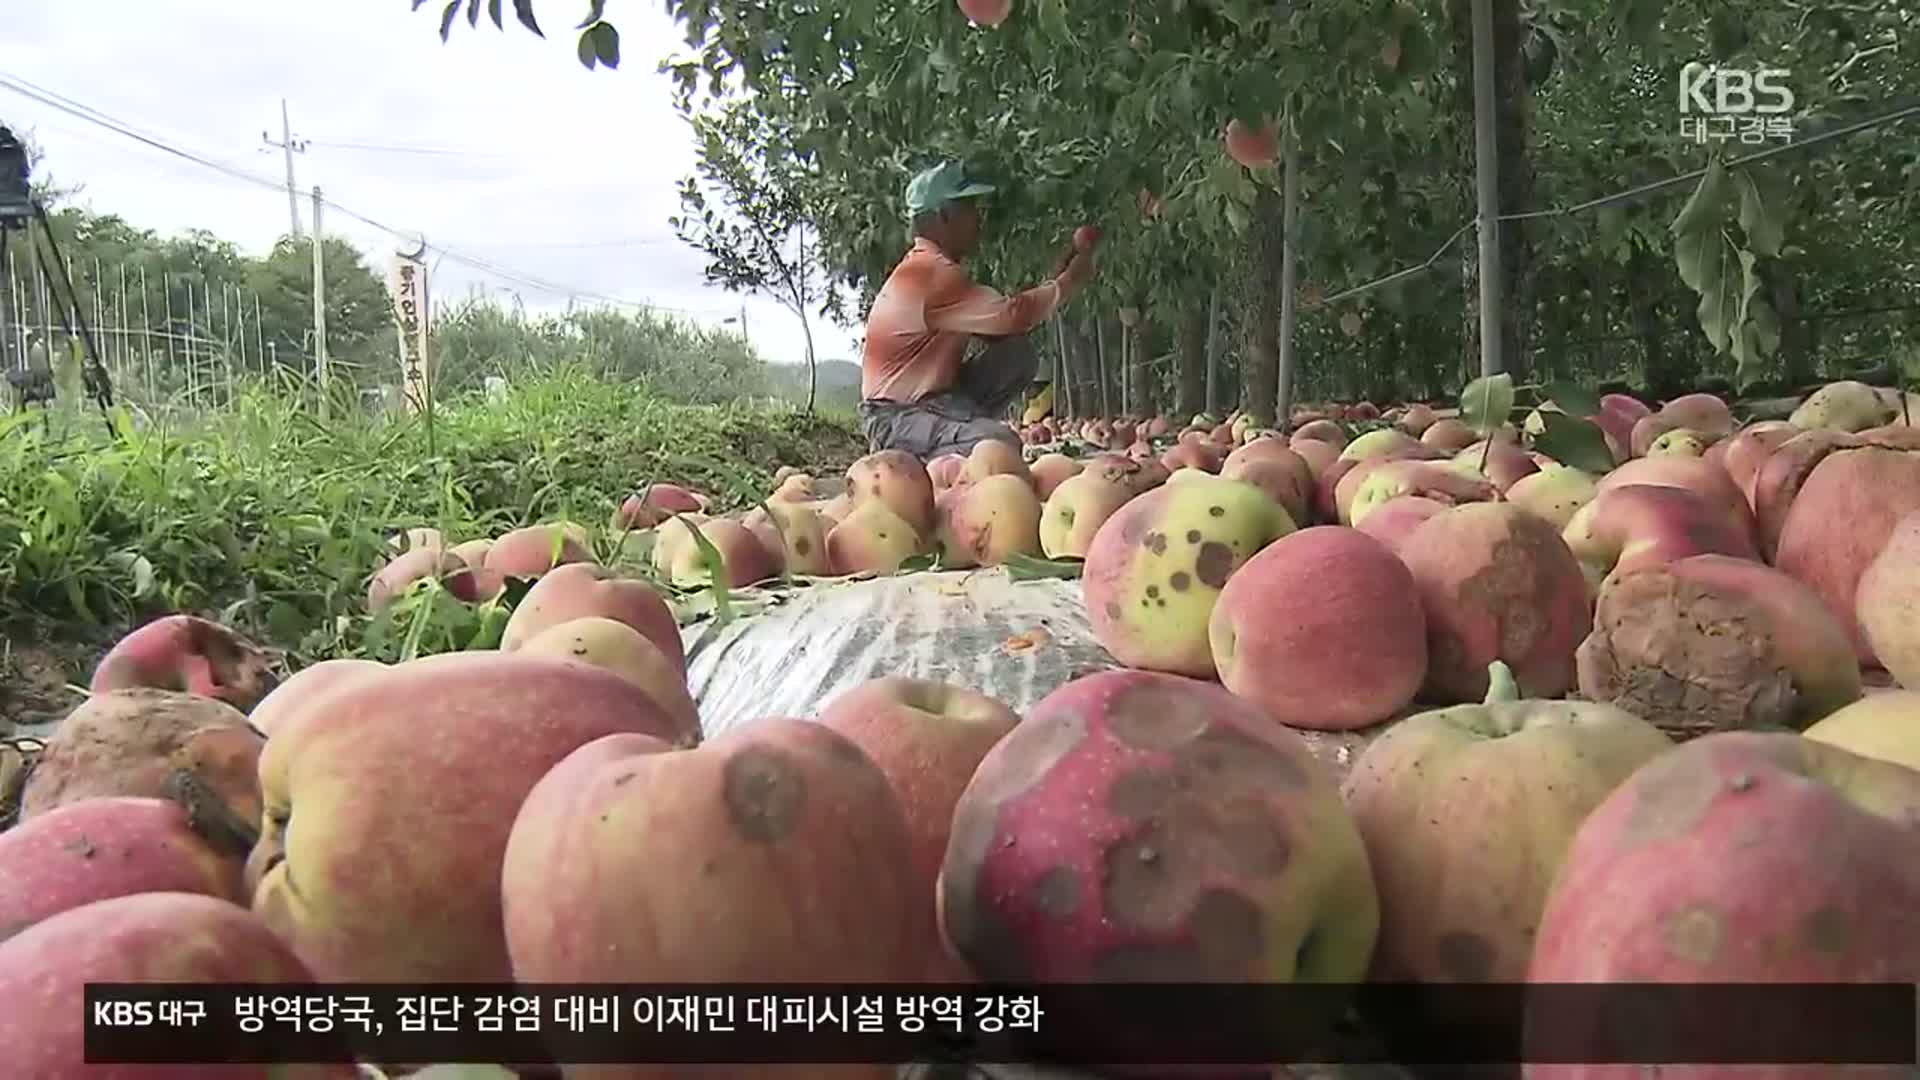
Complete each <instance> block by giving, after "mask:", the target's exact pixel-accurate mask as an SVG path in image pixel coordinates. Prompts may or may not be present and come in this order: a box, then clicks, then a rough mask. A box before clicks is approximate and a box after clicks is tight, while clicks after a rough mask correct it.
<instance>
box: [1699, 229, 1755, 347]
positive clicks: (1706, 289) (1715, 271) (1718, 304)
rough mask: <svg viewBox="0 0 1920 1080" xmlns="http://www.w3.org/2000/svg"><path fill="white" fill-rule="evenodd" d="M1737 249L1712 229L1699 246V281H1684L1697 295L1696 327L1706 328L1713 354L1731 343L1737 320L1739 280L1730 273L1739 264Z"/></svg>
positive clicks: (1738, 311)
mask: <svg viewBox="0 0 1920 1080" xmlns="http://www.w3.org/2000/svg"><path fill="white" fill-rule="evenodd" d="M1739 256H1740V252H1739V249H1738V248H1736V247H1734V246H1733V241H1732V240H1730V239H1728V238H1727V235H1726V234H1725V233H1724V232H1719V231H1716V232H1714V233H1713V235H1712V236H1711V237H1709V238H1708V242H1706V243H1704V244H1703V245H1702V246H1701V249H1700V256H1699V258H1700V261H1699V263H1698V265H1697V273H1698V275H1699V283H1698V284H1695V283H1694V282H1691V281H1690V282H1688V283H1687V284H1689V285H1692V286H1693V288H1694V290H1695V291H1697V292H1698V293H1699V294H1700V306H1699V308H1698V314H1699V316H1700V329H1702V330H1704V331H1706V333H1707V340H1708V341H1710V342H1712V343H1713V350H1714V352H1716V353H1724V352H1726V351H1727V350H1728V349H1729V348H1730V347H1731V346H1732V343H1733V334H1734V330H1735V328H1736V327H1737V326H1738V325H1739V322H1740V303H1741V295H1742V288H1741V280H1740V277H1739V275H1738V274H1736V273H1735V272H1734V267H1736V266H1737V265H1739Z"/></svg>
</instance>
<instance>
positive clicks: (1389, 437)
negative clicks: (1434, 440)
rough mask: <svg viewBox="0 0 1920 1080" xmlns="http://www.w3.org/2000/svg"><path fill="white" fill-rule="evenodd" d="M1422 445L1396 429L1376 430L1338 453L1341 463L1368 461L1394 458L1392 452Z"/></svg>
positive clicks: (1359, 437)
mask: <svg viewBox="0 0 1920 1080" xmlns="http://www.w3.org/2000/svg"><path fill="white" fill-rule="evenodd" d="M1422 445H1424V444H1422V443H1421V441H1420V440H1419V439H1416V438H1414V437H1413V436H1411V435H1409V434H1407V433H1406V432H1404V431H1401V430H1400V429H1398V428H1377V429H1375V430H1373V431H1369V432H1366V433H1365V434H1362V435H1359V436H1356V437H1355V438H1354V440H1353V441H1352V442H1350V443H1348V444H1347V445H1346V448H1345V449H1343V450H1341V451H1340V458H1341V460H1343V461H1369V460H1372V459H1374V458H1388V457H1392V456H1394V451H1406V450H1408V449H1410V448H1413V447H1419V446H1422Z"/></svg>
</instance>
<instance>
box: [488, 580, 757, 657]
mask: <svg viewBox="0 0 1920 1080" xmlns="http://www.w3.org/2000/svg"><path fill="white" fill-rule="evenodd" d="M736 584H739V583H736ZM590 615H597V616H601V617H603V618H608V619H614V620H617V621H619V622H623V623H626V624H627V625H628V626H631V627H633V628H634V629H635V630H638V631H639V632H640V633H641V634H643V635H645V637H646V639H647V640H648V641H651V642H653V644H654V647H655V648H657V649H659V650H660V654H661V655H662V656H665V657H666V658H667V659H669V660H671V661H673V666H674V667H675V668H678V669H680V670H682V671H684V670H686V650H685V648H684V647H683V646H682V644H681V641H680V623H679V621H678V620H677V619H675V618H674V616H673V609H672V608H671V607H669V606H667V601H666V598H665V597H663V596H661V595H660V593H659V590H657V589H655V588H654V587H653V586H652V585H651V584H649V583H647V582H645V581H642V580H640V579H639V578H631V577H626V576H624V575H622V574H621V573H620V572H619V571H617V570H614V569H611V568H609V567H605V566H601V565H599V564H597V563H575V564H573V565H570V566H562V567H560V568H558V569H556V570H554V571H553V572H552V573H550V574H548V575H547V576H545V577H543V578H541V579H540V580H539V581H537V582H535V583H534V585H533V588H531V589H528V590H527V595H525V596H524V597H521V599H520V604H519V606H518V607H516V608H514V611H513V615H512V617H511V618H509V619H508V620H507V627H506V630H505V631H504V632H502V633H501V635H500V648H501V650H502V651H504V652H512V651H513V650H515V649H517V648H519V647H520V646H521V645H523V644H525V643H526V642H527V641H528V640H529V639H531V638H533V637H534V636H535V635H536V634H539V633H541V632H542V631H544V630H546V629H547V628H548V627H551V626H558V625H560V624H561V623H564V622H572V621H573V620H574V619H581V618H586V617H587V616H590Z"/></svg>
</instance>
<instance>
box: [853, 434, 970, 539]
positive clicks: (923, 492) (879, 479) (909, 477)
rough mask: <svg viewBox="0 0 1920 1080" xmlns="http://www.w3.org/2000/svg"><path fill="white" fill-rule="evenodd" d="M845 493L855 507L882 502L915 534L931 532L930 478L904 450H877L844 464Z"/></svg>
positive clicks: (922, 466)
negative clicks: (872, 502) (845, 467)
mask: <svg viewBox="0 0 1920 1080" xmlns="http://www.w3.org/2000/svg"><path fill="white" fill-rule="evenodd" d="M968 460H969V461H971V460H972V459H971V458H969V459H968ZM965 471H966V466H964V465H963V466H961V472H962V473H964V472H965ZM955 479H956V480H957V479H959V478H958V477H956V478H955ZM847 492H848V494H849V495H851V496H852V497H853V502H854V504H855V505H856V506H857V505H859V504H861V503H866V502H871V501H878V502H881V503H884V504H885V505H886V507H887V509H889V510H891V511H893V514H894V516H895V517H897V518H899V519H900V520H901V521H904V522H906V523H907V524H908V525H909V526H911V527H912V529H913V531H914V532H915V533H916V534H918V535H921V536H926V535H929V534H930V533H932V531H933V478H932V477H931V476H929V475H928V474H927V467H926V466H925V465H922V464H920V459H919V458H917V457H914V456H913V455H912V454H909V453H907V452H906V451H905V450H878V451H875V452H874V453H871V454H868V455H867V456H866V457H863V458H861V459H860V460H858V461H856V462H854V463H853V464H852V465H849V466H847Z"/></svg>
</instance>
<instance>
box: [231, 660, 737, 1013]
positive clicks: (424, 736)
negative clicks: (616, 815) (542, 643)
mask: <svg viewBox="0 0 1920 1080" xmlns="http://www.w3.org/2000/svg"><path fill="white" fill-rule="evenodd" d="M620 732H635V733H638V734H643V735H652V736H655V737H657V738H660V739H662V740H664V741H668V742H691V741H692V740H694V739H697V738H698V736H699V732H698V731H697V730H692V731H690V730H687V729H686V727H685V725H684V722H683V721H682V720H677V719H676V718H675V717H673V716H672V715H671V714H670V713H669V712H667V711H666V710H665V709H663V708H662V707H661V706H660V705H659V704H658V703H657V702H655V701H654V700H653V698H652V697H650V696H649V695H648V694H647V692H646V691H644V690H642V689H641V688H640V687H638V686H636V685H634V684H633V683H631V682H629V681H627V680H626V679H624V678H621V677H620V676H619V675H616V674H614V673H613V672H611V671H606V670H603V669H600V668H596V667H592V666H589V665H586V664H579V663H572V662H569V661H565V660H558V659H553V658H550V657H545V656H528V655H522V654H520V653H489V652H466V653H447V654H442V655H437V656H428V657H423V658H421V659H417V660H410V661H408V662H406V663H404V664H399V665H396V666H395V667H394V668H392V669H391V670H390V671H387V672H385V673H382V674H380V675H377V676H373V677H370V678H364V679H355V680H352V681H350V682H348V683H346V684H345V685H342V686H338V687H335V688H333V689H331V690H329V691H328V692H327V693H326V694H325V695H323V696H322V697H320V698H319V699H318V700H316V701H315V702H314V703H313V705H312V706H311V707H309V708H306V709H303V710H301V711H299V712H298V713H296V714H295V715H293V716H291V717H289V719H288V722H287V724H286V725H285V726H283V727H282V728H280V729H279V730H278V731H276V732H275V733H274V736H273V738H272V739H270V740H268V743H267V749H266V752H265V753H263V754H262V755H261V757H260V783H261V788H262V791H263V794H264V795H265V798H266V813H265V817H264V827H263V828H262V830H261V836H260V843H259V845H258V846H257V847H255V848H254V850H253V854H252V856H251V857H250V858H249V860H248V863H247V879H248V883H249V885H250V886H251V887H252V892H253V910H254V911H255V912H256V913H257V914H259V915H260V917H261V918H262V919H264V920H265V921H266V922H267V924H268V925H269V926H271V927H272V928H273V929H274V931H275V932H276V933H278V934H280V935H281V937H283V938H284V939H285V940H287V941H288V942H289V943H290V944H291V945H292V946H293V948H294V951H295V952H296V953H298V954H299V955H300V957H301V959H302V960H304V961H305V962H306V963H307V965H308V966H309V967H310V968H312V970H313V971H314V973H315V974H316V975H318V976H319V977H320V978H322V979H324V980H328V981H340V980H345V981H368V982H386V981H398V982H442V981H455V982H459V981H467V982H500V981H505V980H507V979H509V978H511V976H512V972H511V970H510V968H509V966H508V963H507V945H506V939H505V936H504V934H503V932H502V929H501V913H500V885H499V882H500V873H501V860H502V856H503V855H504V853H505V850H506V845H507V834H508V831H509V830H510V829H511V828H512V825H513V819H514V815H515V814H516V813H517V812H518V811H519V809H520V804H521V802H522V801H524V800H525V798H526V796H527V792H528V791H530V790H531V789H532V788H533V785H534V784H535V783H536V782H537V781H538V780H539V779H540V778H541V777H542V776H544V775H545V774H546V772H547V770H549V769H551V768H552V767H553V766H554V765H555V764H557V763H558V762H559V761H560V760H561V759H562V758H564V757H566V756H567V755H568V754H570V753H572V752H573V751H574V750H575V749H577V748H579V747H580V746H583V745H585V744H586V743H589V742H591V741H593V740H594V739H597V738H600V737H601V736H603V735H612V734H617V733H620ZM369 867H377V868H378V872H369V869H368V868H369ZM454 882H457V883H458V884H459V887H458V888H449V887H448V886H449V883H454Z"/></svg>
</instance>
